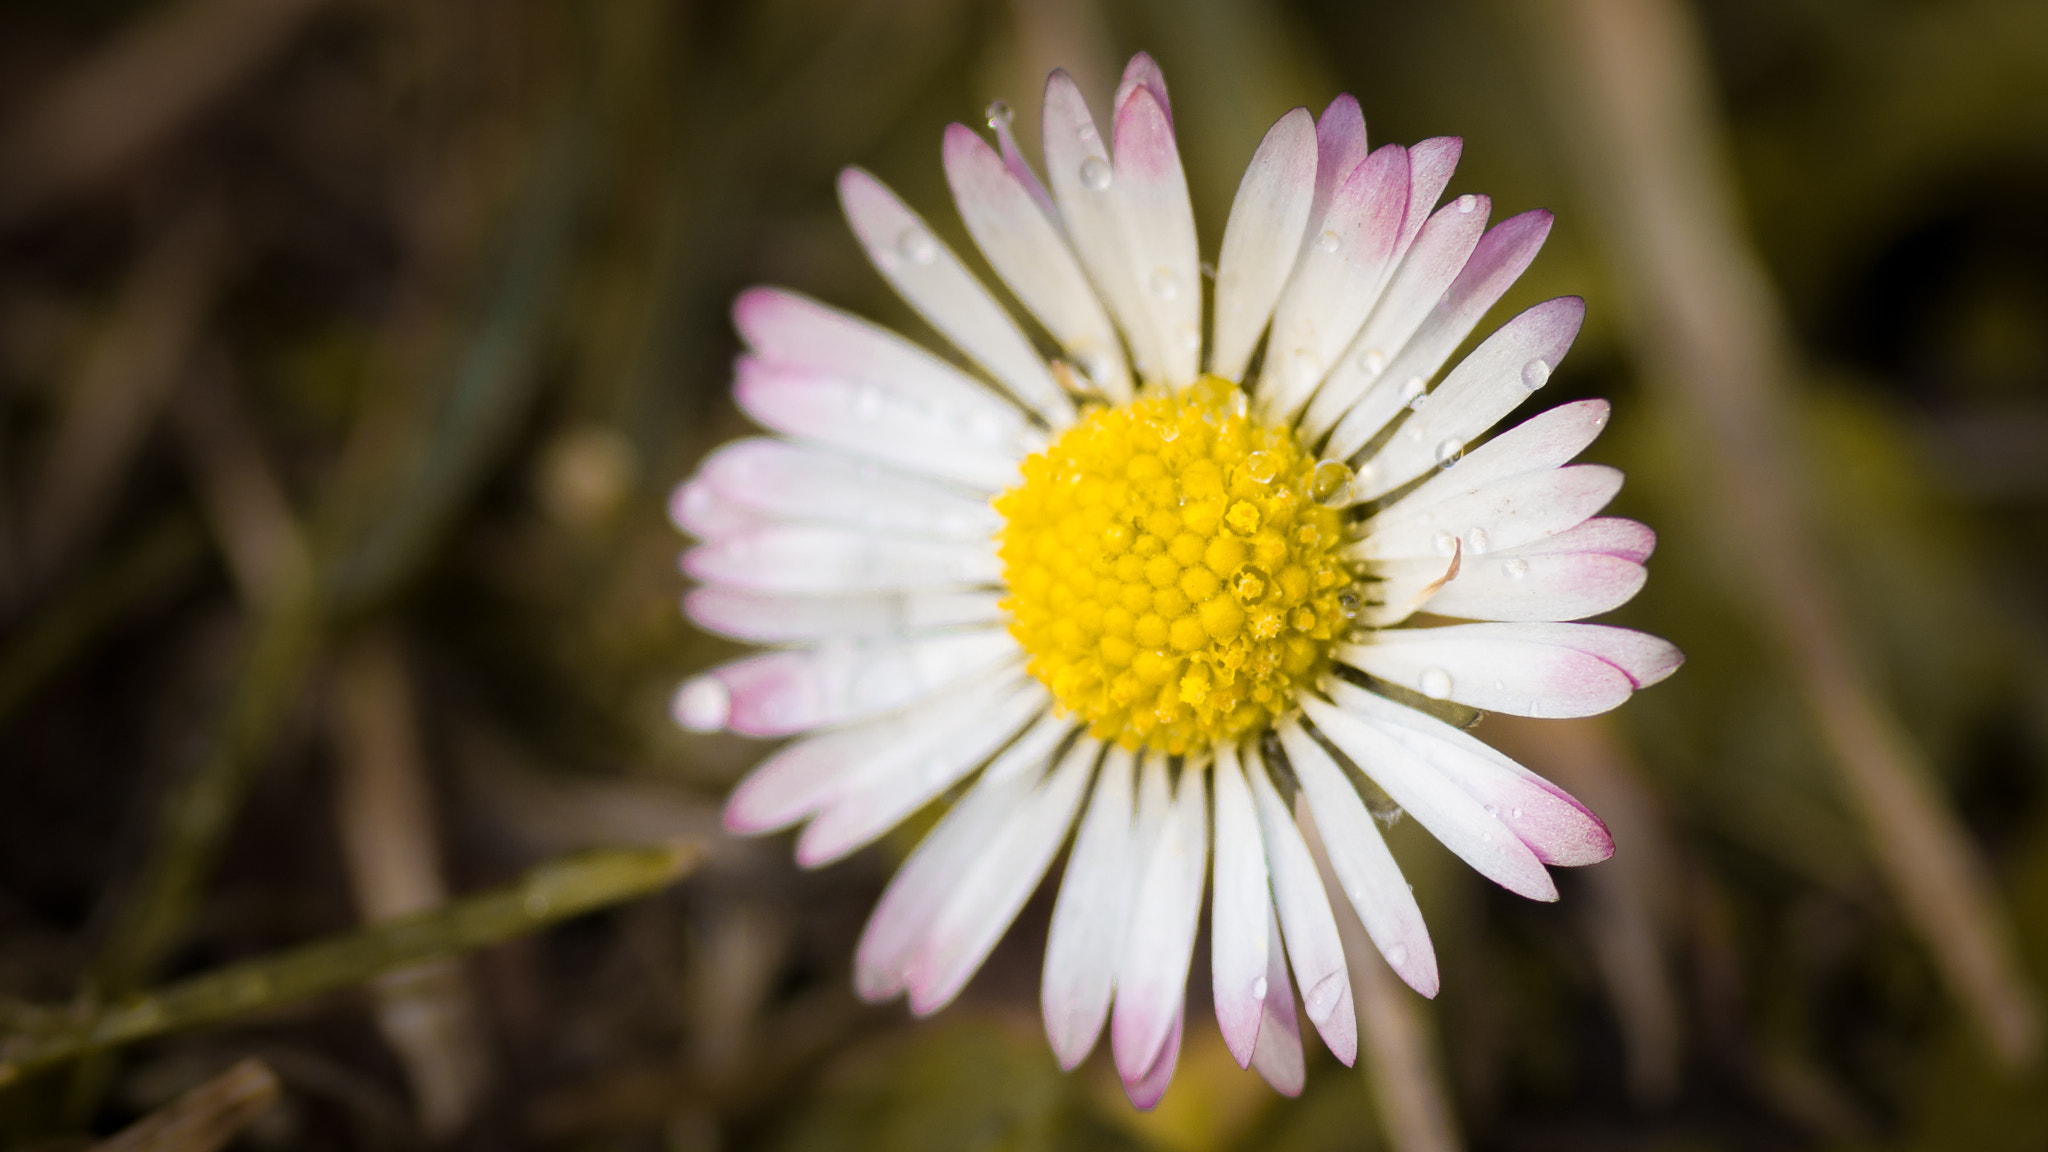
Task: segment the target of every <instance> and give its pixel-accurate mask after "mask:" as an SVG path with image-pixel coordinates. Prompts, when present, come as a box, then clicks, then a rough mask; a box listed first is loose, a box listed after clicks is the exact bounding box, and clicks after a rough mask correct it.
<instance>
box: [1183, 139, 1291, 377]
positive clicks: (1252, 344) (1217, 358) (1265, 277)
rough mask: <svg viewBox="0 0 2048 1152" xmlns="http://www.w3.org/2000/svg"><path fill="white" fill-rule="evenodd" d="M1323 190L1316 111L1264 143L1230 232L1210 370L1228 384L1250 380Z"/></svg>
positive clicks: (1221, 261) (1234, 207)
mask: <svg viewBox="0 0 2048 1152" xmlns="http://www.w3.org/2000/svg"><path fill="white" fill-rule="evenodd" d="M1315 190H1316V129H1315V120H1314V118H1313V117H1311V116H1310V115H1309V112H1308V109H1306V108H1296V109H1295V110H1294V111H1292V112H1289V113H1288V114H1287V115H1285V116H1282V117H1281V118H1280V119H1279V121H1278V122H1277V123H1275V124H1274V125H1273V127H1272V128H1270V129H1268V130H1267V132H1266V137H1265V139H1264V140H1261V141H1260V142H1259V150H1258V151H1257V152H1254V153H1253V154H1252V162H1251V165H1250V166H1249V167H1247V168H1246V169H1245V171H1244V179H1243V180H1242V181H1240V182H1239V183H1238V186H1237V199H1235V200H1233V201H1231V204H1230V222H1229V223H1228V224H1226V225H1224V228H1223V251H1222V254H1221V255H1220V256H1219V257H1218V258H1217V261H1216V319H1215V342H1214V346H1213V347H1212V348H1211V349H1210V353H1209V370H1210V371H1211V372H1214V373H1216V374H1217V375H1219V376H1222V377H1223V378H1224V379H1226V380H1241V379H1243V378H1244V370H1245V366H1246V365H1247V364H1249V363H1251V357H1252V350H1253V349H1254V348H1256V347H1258V343H1259V336H1260V334H1261V333H1263V332H1264V331H1265V330H1266V321H1267V320H1269V319H1271V318H1272V315H1273V305H1274V304H1275V303H1277V302H1278V301H1279V299H1280V290H1281V289H1282V288H1283V287H1285V286H1286V284H1287V277H1288V274H1289V273H1290V272H1292V271H1293V269H1294V261H1295V258H1296V257H1297V256H1298V255H1299V254H1300V251H1301V237H1302V233H1303V231H1304V230H1305V229H1306V228H1307V227H1308V211H1309V203H1310V201H1312V200H1313V199H1314V198H1315Z"/></svg>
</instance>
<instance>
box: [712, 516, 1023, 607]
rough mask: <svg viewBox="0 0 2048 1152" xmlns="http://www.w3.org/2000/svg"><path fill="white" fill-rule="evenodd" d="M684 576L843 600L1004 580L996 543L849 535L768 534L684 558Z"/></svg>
mask: <svg viewBox="0 0 2048 1152" xmlns="http://www.w3.org/2000/svg"><path fill="white" fill-rule="evenodd" d="M683 571H684V572H686V573H688V574H690V575H691V576H694V577H696V578H697V579H699V580H702V581H704V582H706V583H709V584H729V585H732V586H734V587H737V588H744V589H748V590H751V591H755V592H791V593H813V592H816V593H846V592H887V591H896V590H908V589H915V590H919V591H923V590H928V589H941V588H961V587H973V586H975V585H981V584H994V583H997V582H998V581H1000V580H1001V579H1002V575H1003V565H1002V560H1001V559H1000V558H999V557H998V556H997V555H996V547H995V543H994V541H990V542H987V543H985V544H980V545H974V544H952V543H942V542H939V541H935V540H901V539H892V538H890V537H888V536H876V535H874V534H872V533H868V532H855V531H849V530H847V529H844V528H810V527H803V526H794V527H786V528H780V527H778V528H763V529H760V530H758V531H754V532H744V533H741V534H739V535H736V536H730V537H726V538H724V539H719V540H714V541H712V542H710V543H708V544H700V545H698V546H697V547H695V548H692V549H690V550H689V551H688V552H685V553H683Z"/></svg>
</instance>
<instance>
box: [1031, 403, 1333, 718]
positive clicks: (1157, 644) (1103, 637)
mask: <svg viewBox="0 0 2048 1152" xmlns="http://www.w3.org/2000/svg"><path fill="white" fill-rule="evenodd" d="M1023 467H1024V483H1023V484H1022V485H1020V486H1019V487H1016V488H1013V489H1011V490H1010V491H1008V492H1005V493H1004V494H1003V495H1002V496H1000V497H998V498H997V500H996V509H997V510H998V511H999V512H1001V513H1002V514H1003V518H1004V528H1003V534H1002V560H1003V574H1004V578H1005V580H1006V581H1007V583H1008V585H1009V596H1008V597H1007V598H1006V599H1005V600H1004V601H1003V606H1004V607H1005V608H1006V609H1007V610H1008V612H1009V614H1010V620H1011V624H1010V631H1011V633H1012V634H1013V635H1014V636H1016V638H1017V640H1018V642H1019V643H1021V644H1022V645H1023V646H1024V650H1025V651H1026V652H1027V653H1028V654H1029V655H1030V658H1031V664H1030V668H1031V672H1032V674H1033V675H1035V676H1036V677H1038V679H1039V680H1040V681H1041V682H1043V683H1044V684H1045V685H1046V686H1047V687H1048V688H1050V689H1051V690H1052V693H1053V695H1054V696H1055V697H1056V698H1057V699H1058V701H1059V703H1060V705H1061V706H1062V707H1063V708H1065V709H1066V710H1067V711H1068V712H1070V713H1074V714H1078V715H1079V716H1080V717H1082V718H1083V719H1085V720H1086V721H1088V722H1089V724H1090V729H1091V731H1092V732H1093V733H1094V734H1095V735H1096V736H1097V737H1098V738H1100V739H1104V740H1116V741H1119V742H1120V743H1122V744H1123V745H1124V746H1125V747H1128V748H1137V747H1138V746H1140V745H1149V746H1151V747H1153V748H1155V749H1158V750H1161V751H1164V752H1168V753H1174V754H1178V753H1183V752H1187V751H1189V750H1190V749H1193V748H1198V747H1203V746H1207V745H1211V744H1214V743H1217V742H1220V741H1224V740H1230V739H1234V738H1236V737H1238V736H1241V735H1243V734H1244V733H1247V732H1250V731H1253V730H1256V729H1258V728H1260V727H1263V726H1264V725H1266V724H1267V723H1269V722H1271V720H1272V719H1273V718H1274V717H1275V716H1277V715H1279V714H1280V713H1282V712H1284V711H1286V710H1287V709H1288V708H1289V707H1290V706H1291V701H1292V700H1293V698H1294V696H1295V693H1296V692H1298V691H1299V690H1300V689H1301V688H1303V687H1304V686H1306V685H1308V684H1310V683H1312V682H1313V681H1314V680H1315V679H1316V678H1317V677H1319V676H1320V675H1322V674H1323V673H1324V672H1325V671H1327V669H1328V667H1329V647H1330V642H1331V641H1332V640H1334V639H1337V638H1338V637H1339V636H1341V635H1342V634H1343V632H1344V631H1345V629H1346V626H1347V614H1346V611H1345V605H1346V604H1348V603H1350V602H1352V601H1353V600H1354V597H1353V595H1352V594H1351V593H1350V591H1349V589H1350V585H1351V582H1352V577H1351V574H1350V573H1349V572H1348V571H1347V570H1346V569H1345V568H1344V566H1343V565H1342V564H1340V563H1339V562H1338V561H1337V559H1336V557H1335V556H1334V554H1333V553H1334V551H1335V549H1336V548H1338V547H1339V546H1341V544H1342V543H1343V541H1342V540H1341V538H1340V536H1341V531H1342V524H1341V521H1340V519H1339V517H1338V514H1337V513H1336V512H1335V511H1334V510H1332V509H1330V508H1327V507H1324V506H1322V505H1321V504H1320V503H1318V502H1317V501H1316V499H1315V497H1316V496H1317V495H1319V494H1321V493H1320V492H1319V490H1318V485H1319V483H1320V484H1321V485H1323V486H1327V485H1328V484H1329V483H1330V480H1329V477H1327V476H1319V475H1318V473H1317V461H1316V458H1315V456H1314V454H1313V453H1310V452H1308V451H1306V450H1304V449H1303V448H1302V446H1301V444H1300V443H1299V442H1297V441H1296V439H1295V436H1294V433H1293V432H1292V430H1290V429H1287V428H1268V427H1264V426H1262V425H1260V424H1258V423H1256V422H1254V421H1253V420H1252V419H1251V418H1250V417H1249V416H1248V415H1247V414H1246V405H1245V398H1244V394H1243V393H1242V392H1240V391H1238V389H1237V387H1236V386H1235V385H1233V384H1231V383H1230V382H1229V381H1226V380H1223V379H1220V378H1218V377H1215V376H1205V377H1203V378H1202V379H1201V380H1199V381H1198V382H1196V383H1195V384H1194V385H1193V386H1192V387H1190V388H1188V389H1186V390H1185V391H1182V392H1179V393H1176V394H1173V395H1155V396H1147V397H1144V398H1141V399H1139V400H1137V401H1134V402H1132V403H1129V404H1123V405H1119V406H1117V407H1114V408H1104V409H1097V410H1095V411H1093V412H1091V413H1089V414H1088V415H1087V416H1086V417H1085V418H1083V419H1082V420H1081V421H1080V422H1079V423H1077V424H1075V425H1074V426H1073V427H1072V428H1070V429H1068V430H1067V431H1066V432H1065V433H1064V434H1062V435H1061V436H1060V438H1059V439H1058V440H1057V441H1055V442H1054V443H1053V445H1052V446H1051V447H1050V448H1048V449H1046V451H1045V452H1043V453H1041V454H1039V455H1035V456H1033V457H1031V458H1030V459H1029V460H1026V461H1025V462H1024V466H1023ZM1324 467H1325V469H1329V468H1331V467H1334V466H1331V465H1325V466H1324Z"/></svg>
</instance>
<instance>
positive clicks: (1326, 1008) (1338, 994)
mask: <svg viewBox="0 0 2048 1152" xmlns="http://www.w3.org/2000/svg"><path fill="white" fill-rule="evenodd" d="M1344 987H1345V983H1344V973H1342V972H1332V973H1330V974H1329V975H1328V976H1325V977H1323V978H1322V979H1321V980H1318V981H1316V986H1315V987H1313V988H1311V989H1309V990H1308V995H1306V996H1303V997H1302V998H1301V1005H1302V1007H1304V1008H1306V1009H1308V1018H1309V1019H1311V1020H1313V1021H1315V1022H1316V1023H1317V1024H1325V1023H1328V1022H1329V1019H1330V1016H1331V1015H1332V1014H1333V1013H1335V1012H1336V1011H1337V1005H1338V1004H1340V1003H1342V1002H1343V1000H1344Z"/></svg>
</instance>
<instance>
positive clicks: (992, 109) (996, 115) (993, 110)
mask: <svg viewBox="0 0 2048 1152" xmlns="http://www.w3.org/2000/svg"><path fill="white" fill-rule="evenodd" d="M1016 118H1017V114H1016V113H1015V112H1012V111H1011V110H1010V106H1009V105H1008V104H1006V103H1004V102H1003V101H1001V100H991V101H989V102H988V126H989V127H991V128H1003V127H1007V126H1008V125H1009V123H1010V121H1012V120H1014V119H1016Z"/></svg>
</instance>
